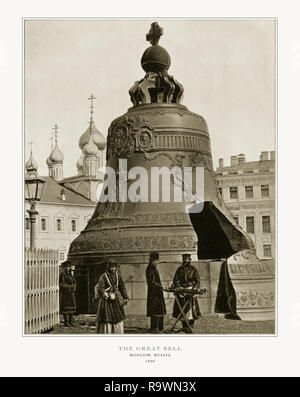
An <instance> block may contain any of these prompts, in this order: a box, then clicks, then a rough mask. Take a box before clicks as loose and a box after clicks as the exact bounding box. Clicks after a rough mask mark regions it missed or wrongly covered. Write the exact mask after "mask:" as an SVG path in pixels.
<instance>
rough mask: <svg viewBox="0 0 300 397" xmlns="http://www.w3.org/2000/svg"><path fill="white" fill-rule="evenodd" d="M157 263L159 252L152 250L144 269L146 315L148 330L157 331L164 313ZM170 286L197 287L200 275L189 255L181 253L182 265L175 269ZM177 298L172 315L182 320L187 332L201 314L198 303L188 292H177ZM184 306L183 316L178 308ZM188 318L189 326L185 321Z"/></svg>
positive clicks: (161, 325)
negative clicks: (146, 290)
mask: <svg viewBox="0 0 300 397" xmlns="http://www.w3.org/2000/svg"><path fill="white" fill-rule="evenodd" d="M158 263H159V253H158V252H152V253H151V254H150V258H149V265H148V266H147V269H146V278H147V285H148V294H147V317H150V332H152V333H159V332H162V330H163V328H164V315H165V314H166V305H165V299H164V294H163V289H162V285H161V281H160V275H159V272H158V269H157V265H158ZM172 287H173V288H174V289H199V288H200V277H199V273H198V270H197V269H196V268H195V267H194V266H193V265H192V264H191V255H190V254H183V255H182V265H181V266H180V267H179V268H178V269H177V270H176V273H175V276H174V279H173V284H172ZM176 296H177V299H178V301H179V304H180V306H181V308H180V307H179V305H178V302H177V300H175V301H174V306H173V317H174V318H179V319H180V320H181V321H182V327H183V330H184V331H185V332H189V329H190V327H191V328H192V327H193V326H194V323H195V320H196V319H197V318H199V317H200V316H201V313H200V308H199V303H198V300H197V298H196V297H192V296H190V295H188V294H180V293H178V294H177V295H176ZM183 307H185V310H184V312H185V318H184V317H183V315H182V314H181V311H180V309H182V308H183ZM186 320H188V322H189V326H188V324H187V322H186Z"/></svg>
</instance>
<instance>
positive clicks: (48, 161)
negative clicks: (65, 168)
mask: <svg viewBox="0 0 300 397" xmlns="http://www.w3.org/2000/svg"><path fill="white" fill-rule="evenodd" d="M46 164H47V165H48V167H51V165H52V161H51V159H50V156H49V157H48V158H47V160H46Z"/></svg>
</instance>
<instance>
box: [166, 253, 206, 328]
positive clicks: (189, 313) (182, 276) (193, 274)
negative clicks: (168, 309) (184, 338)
mask: <svg viewBox="0 0 300 397" xmlns="http://www.w3.org/2000/svg"><path fill="white" fill-rule="evenodd" d="M173 287H175V288H179V289H180V288H183V289H199V288H200V277H199V273H198V270H197V269H196V268H195V267H194V266H192V264H191V255H190V254H183V255H182V265H181V266H180V267H179V268H178V269H177V270H176V273H175V276H174V279H173ZM177 298H178V300H179V302H180V305H181V307H183V306H184V305H185V303H186V302H188V304H187V306H186V308H185V313H186V318H187V319H188V321H189V325H190V327H193V326H194V322H195V320H196V319H197V318H199V317H200V316H201V313H200V308H199V303H198V300H197V298H196V297H192V298H191V296H190V295H189V294H186V295H180V294H179V295H177ZM179 315H180V310H179V307H178V303H177V302H176V300H175V302H174V307H173V317H175V318H178V316H179ZM180 319H181V321H182V327H183V329H184V330H185V331H188V327H187V323H186V321H185V320H184V318H183V316H182V315H181V316H180Z"/></svg>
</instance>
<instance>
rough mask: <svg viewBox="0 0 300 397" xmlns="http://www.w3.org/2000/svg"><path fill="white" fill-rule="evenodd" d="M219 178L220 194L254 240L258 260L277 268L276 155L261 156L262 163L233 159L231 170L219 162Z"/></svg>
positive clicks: (232, 157) (217, 173)
mask: <svg viewBox="0 0 300 397" xmlns="http://www.w3.org/2000/svg"><path fill="white" fill-rule="evenodd" d="M216 178H217V181H218V183H219V189H220V193H221V195H222V197H223V200H224V202H225V204H226V206H227V207H228V209H229V210H230V212H231V214H232V216H233V217H234V219H235V221H236V222H237V223H238V224H239V225H240V226H241V227H242V228H243V229H244V230H245V231H246V232H247V233H248V234H249V235H250V236H251V238H252V239H253V241H254V243H255V246H256V252H257V256H258V257H259V258H260V259H262V260H268V261H270V262H271V263H273V264H274V258H275V241H276V240H275V229H276V222H275V152H274V151H272V152H270V153H269V152H261V155H260V159H259V161H248V162H246V159H245V155H244V154H239V155H238V156H231V163H230V165H229V166H225V165H224V160H223V159H219V167H218V168H217V169H216Z"/></svg>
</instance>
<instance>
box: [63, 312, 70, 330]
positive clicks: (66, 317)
mask: <svg viewBox="0 0 300 397" xmlns="http://www.w3.org/2000/svg"><path fill="white" fill-rule="evenodd" d="M63 316H64V326H65V327H68V326H69V316H68V313H64V314H63Z"/></svg>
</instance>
